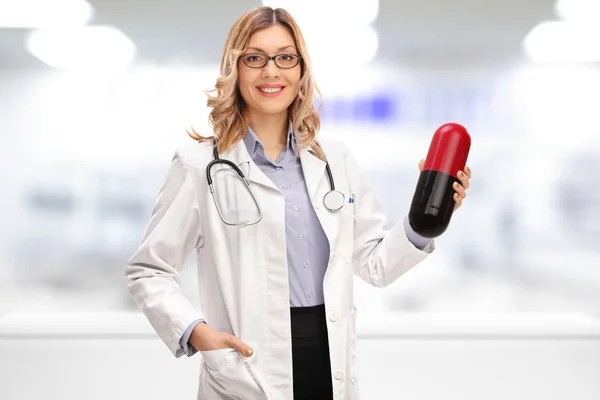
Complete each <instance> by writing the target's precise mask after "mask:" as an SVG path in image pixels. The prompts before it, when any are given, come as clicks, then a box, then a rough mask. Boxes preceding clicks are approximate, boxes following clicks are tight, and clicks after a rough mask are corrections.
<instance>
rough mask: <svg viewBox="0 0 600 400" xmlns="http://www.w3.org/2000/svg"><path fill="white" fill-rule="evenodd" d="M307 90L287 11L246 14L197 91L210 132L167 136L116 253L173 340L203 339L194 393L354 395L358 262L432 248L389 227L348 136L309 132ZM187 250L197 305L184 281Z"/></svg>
mask: <svg viewBox="0 0 600 400" xmlns="http://www.w3.org/2000/svg"><path fill="white" fill-rule="evenodd" d="M340 62H343V58H340ZM340 68H343V65H340ZM316 90H317V89H316V86H315V81H314V78H313V75H312V71H311V65H310V61H309V57H308V52H307V49H306V46H305V43H304V39H303V36H302V34H301V32H300V30H299V28H298V26H297V24H296V22H295V21H294V20H293V19H292V17H291V16H290V15H289V14H288V13H287V12H286V11H284V10H282V9H275V10H274V9H272V8H269V7H262V8H258V9H255V10H253V11H250V12H248V13H246V14H244V15H242V16H241V17H240V18H239V19H238V20H237V21H236V22H235V23H234V25H233V27H232V28H231V31H230V32H229V35H228V37H227V40H226V42H225V47H224V49H223V54H222V58H221V69H220V77H219V78H218V79H217V82H216V96H214V97H211V98H210V99H209V101H208V105H209V107H211V108H212V112H211V114H210V122H211V126H212V128H213V131H214V132H213V133H214V137H201V136H199V135H198V134H197V133H195V132H191V133H190V136H192V137H194V138H195V139H196V140H197V142H198V143H194V144H192V145H189V146H187V147H184V148H181V149H179V150H177V151H176V152H175V154H174V157H173V159H172V163H171V166H170V169H169V171H168V173H167V176H166V180H165V181H164V184H163V186H162V188H161V190H160V193H159V195H158V200H157V204H156V206H155V208H154V210H153V213H152V217H151V220H150V223H149V226H148V228H147V231H146V233H145V235H144V238H143V242H142V244H141V245H140V247H139V249H138V250H137V251H136V252H135V254H134V255H133V256H132V258H131V259H130V260H129V262H128V264H127V268H126V279H127V286H128V289H129V292H130V293H131V296H132V297H133V299H134V300H135V301H136V303H137V304H138V306H139V307H140V309H141V311H142V312H143V313H144V314H145V316H146V317H147V318H148V320H149V322H150V323H151V325H152V326H153V328H154V329H155V330H156V332H157V334H158V335H159V336H160V338H161V339H162V340H163V341H164V343H165V344H166V345H167V346H168V348H169V349H170V350H171V352H172V353H173V354H174V355H175V356H176V357H181V356H182V355H187V356H191V355H193V354H194V353H195V352H197V351H198V352H200V353H201V356H202V363H201V370H200V378H199V390H198V399H206V400H213V399H244V400H255V399H256V400H258V399H268V400H276V399H277V400H292V399H295V400H299V399H311V400H315V399H322V400H327V399H336V400H342V399H348V400H349V399H354V400H355V399H358V395H359V390H358V386H357V376H356V366H355V353H356V350H355V348H356V334H355V321H356V314H357V311H356V308H355V307H354V304H353V285H352V282H353V276H354V275H357V276H359V277H360V278H362V279H364V280H365V281H366V282H368V283H370V284H371V285H373V286H377V287H385V286H387V285H389V284H391V283H392V282H394V281H395V280H396V279H397V278H398V277H399V276H401V275H402V274H403V273H405V272H406V271H408V270H409V269H411V268H412V267H414V266H415V265H417V264H418V263H419V262H420V261H421V260H423V259H424V258H425V257H427V255H428V254H430V253H431V252H432V251H433V249H434V242H433V240H430V239H426V238H423V237H419V236H418V235H417V234H415V233H414V232H413V231H412V230H411V228H410V226H409V225H408V224H407V220H406V218H405V219H404V221H401V222H399V223H398V224H396V225H395V226H393V227H392V228H391V229H387V228H386V226H387V221H386V216H385V215H384V212H383V210H382V207H381V205H380V204H379V202H378V200H377V199H376V198H375V195H374V193H373V191H372V189H371V188H370V186H369V183H368V182H367V180H366V179H365V176H364V175H363V173H362V171H361V170H360V168H359V166H358V164H357V162H356V161H355V159H354V158H353V157H352V155H351V154H350V152H349V151H348V149H347V148H346V147H345V146H344V145H343V144H342V143H340V142H337V141H330V140H324V139H323V140H318V141H317V133H318V131H319V126H320V124H319V114H318V112H317V111H316V110H315V108H314V105H313V99H314V96H315V93H316ZM215 141H216V146H215V145H214V143H215ZM213 160H217V161H213ZM422 165H423V160H421V163H420V164H419V168H420V169H422ZM238 170H239V171H238ZM465 170H466V171H465V172H464V173H463V174H462V176H461V178H460V179H461V182H462V185H458V184H457V185H456V187H455V191H456V193H455V200H456V208H458V207H460V206H461V203H462V200H463V198H464V197H465V196H466V193H465V189H467V188H468V187H469V178H470V170H469V169H468V167H467V168H465ZM244 179H245V180H246V181H244ZM192 251H195V252H196V254H197V260H198V283H199V289H200V300H201V305H202V313H200V311H199V310H197V309H196V308H195V307H194V306H193V305H192V304H191V303H190V301H188V299H187V298H186V297H185V296H184V295H183V293H182V291H181V289H180V286H179V271H180V270H181V268H182V267H183V265H184V264H185V263H186V260H187V259H188V257H189V255H190V253H191V252H192Z"/></svg>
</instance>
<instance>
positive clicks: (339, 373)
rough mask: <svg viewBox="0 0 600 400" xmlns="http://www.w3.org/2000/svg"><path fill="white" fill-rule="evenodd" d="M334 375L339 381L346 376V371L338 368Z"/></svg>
mask: <svg viewBox="0 0 600 400" xmlns="http://www.w3.org/2000/svg"><path fill="white" fill-rule="evenodd" d="M333 377H334V378H335V379H337V380H338V381H339V380H341V379H342V378H343V377H344V373H343V372H342V371H340V370H339V369H338V370H337V371H335V374H333Z"/></svg>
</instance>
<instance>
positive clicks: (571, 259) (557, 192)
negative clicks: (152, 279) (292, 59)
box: [0, 0, 600, 319]
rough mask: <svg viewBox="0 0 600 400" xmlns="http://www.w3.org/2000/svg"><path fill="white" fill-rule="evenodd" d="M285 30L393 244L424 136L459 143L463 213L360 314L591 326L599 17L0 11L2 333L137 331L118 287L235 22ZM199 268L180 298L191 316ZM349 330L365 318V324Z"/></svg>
mask: <svg viewBox="0 0 600 400" xmlns="http://www.w3.org/2000/svg"><path fill="white" fill-rule="evenodd" d="M262 4H266V5H272V6H281V7H284V8H287V9H288V10H289V11H290V12H292V14H293V15H294V16H295V17H296V19H297V20H298V22H299V23H300V26H301V28H302V29H303V31H304V34H305V36H306V39H307V42H308V46H309V51H310V53H311V57H312V58H313V63H314V67H315V73H316V78H317V83H318V84H319V86H320V88H321V91H322V94H323V100H324V106H323V115H322V132H321V135H322V136H323V137H330V138H335V139H339V140H342V141H344V142H345V143H346V144H347V145H348V146H349V147H350V149H351V150H352V151H353V153H354V155H355V156H356V158H357V159H358V161H359V162H360V164H361V166H362V167H363V168H364V169H365V171H366V173H367V175H368V176H369V178H370V179H371V182H372V183H373V186H374V188H375V190H376V192H377V194H378V196H379V199H380V200H381V202H382V203H383V205H384V208H385V210H386V211H387V213H388V217H389V221H390V224H392V223H395V222H397V221H399V220H400V219H401V218H403V217H404V215H405V214H406V213H407V212H408V208H409V205H410V200H411V198H412V195H413V191H414V188H415V185H416V181H417V178H418V170H417V163H418V161H419V160H420V159H421V158H424V157H425V156H426V153H427V148H428V146H429V142H430V140H431V137H432V135H433V132H434V131H435V129H436V128H437V127H438V126H439V125H441V124H443V123H445V122H448V121H454V122H458V123H461V124H463V125H465V126H466V127H467V128H468V130H469V132H470V133H471V136H472V143H473V144H472V148H471V153H470V156H469V161H468V165H470V166H471V167H472V169H473V178H472V187H471V189H469V191H468V197H467V199H466V201H465V203H464V206H463V208H461V209H460V210H459V211H458V212H457V213H456V214H455V215H454V216H453V219H452V222H451V225H450V228H449V229H448V230H447V231H446V233H444V235H443V236H442V237H441V238H439V239H438V246H437V250H436V252H435V254H433V255H432V256H431V257H430V258H428V259H427V260H426V261H425V262H423V263H422V264H421V265H420V266H419V267H417V268H415V269H413V270H412V271H410V272H409V273H407V274H406V275H405V276H404V277H402V278H401V279H400V280H398V281H397V282H396V283H395V284H393V285H392V286H391V287H389V288H387V289H385V290H384V291H381V290H377V289H373V288H370V287H367V286H366V285H365V284H363V283H362V282H361V281H358V280H357V282H356V284H357V303H358V304H359V307H360V308H361V309H362V310H367V311H366V312H372V313H385V314H389V313H398V315H405V314H406V313H412V314H416V315H433V314H435V315H453V314H457V313H459V314H465V313H466V314H469V313H472V314H473V315H481V314H485V315H493V314H494V313H499V314H503V315H506V314H519V313H534V314H536V313H544V314H548V313H550V314H552V313H575V314H582V315H586V316H587V317H589V318H592V319H597V318H600V178H599V176H600V46H598V43H599V41H600V28H599V27H600V2H598V1H594V0H560V1H558V2H556V1H554V0H530V1H527V2H522V1H516V0H505V1H498V0H482V1H472V0H456V1H452V2H448V1H442V0H422V1H419V2H412V1H406V0H393V1H392V0H379V1H378V0H352V1H341V0H320V1H315V0H307V1H302V2H299V1H292V0H280V1H276V0H273V1H267V0H265V1H264V2H263V3H261V2H260V1H248V0H231V1H226V2H225V1H223V2H220V1H214V0H213V1H208V0H206V1H204V0H170V1H166V0H151V1H148V0H146V1H139V0H126V1H123V0H120V1H118V0H90V1H88V2H86V1H84V0H53V1H49V0H45V1H42V0H2V1H0V179H1V181H0V182H1V183H2V185H1V186H2V195H1V196H0V209H1V210H2V213H0V316H2V315H5V316H10V315H14V314H19V315H40V314H44V313H47V314H52V315H57V314H70V313H76V312H83V313H92V314H93V313H128V312H129V313H137V312H138V310H137V308H136V306H135V305H134V303H133V301H132V300H131V299H130V298H129V297H128V294H127V292H126V289H125V283H124V266H125V262H126V261H127V259H128V258H129V257H130V256H131V255H132V254H133V252H134V251H135V249H136V246H137V245H138V244H139V243H140V240H141V236H142V234H143V231H144V229H145V227H146V224H147V223H148V221H149V217H150V213H151V210H152V207H153V206H154V203H155V201H156V195H157V193H158V189H159V185H160V184H161V182H162V180H163V179H164V175H165V173H166V170H167V167H168V165H169V161H170V158H171V156H172V154H173V151H174V150H175V149H176V148H177V147H179V146H181V145H185V144H188V143H191V139H189V138H188V137H187V135H186V133H185V128H186V127H188V126H189V125H190V124H192V125H193V126H194V127H195V128H196V129H197V130H200V131H202V132H207V130H209V126H208V124H207V116H208V109H207V108H206V97H205V95H204V93H203V92H202V90H203V89H207V88H211V87H212V85H213V84H214V81H215V78H216V76H217V74H218V68H219V65H218V63H219V59H220V55H221V49H222V46H223V43H224V40H225V36H226V35H227V32H228V30H229V28H230V26H231V25H232V23H233V22H234V21H235V19H236V18H237V17H238V16H239V15H241V14H242V13H243V12H245V11H248V10H249V9H251V8H253V7H257V6H260V5H262ZM194 266H195V260H194V259H193V256H192V258H191V259H190V260H189V263H188V268H186V269H185V271H184V272H183V286H184V287H183V289H184V290H185V291H186V293H187V294H188V295H189V297H190V299H191V300H192V301H193V302H195V303H196V304H198V306H199V303H198V294H197V289H196V272H195V270H194ZM363 312H364V311H363Z"/></svg>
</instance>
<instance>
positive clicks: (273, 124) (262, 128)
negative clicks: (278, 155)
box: [248, 112, 289, 149]
mask: <svg viewBox="0 0 600 400" xmlns="http://www.w3.org/2000/svg"><path fill="white" fill-rule="evenodd" d="M248 122H249V125H250V127H251V128H252V130H253V131H254V133H256V136H258V138H259V139H260V142H261V143H262V145H263V147H264V148H265V149H281V148H283V147H285V145H286V144H287V136H288V127H289V119H288V115H287V112H285V113H281V114H262V115H257V114H256V113H249V114H248Z"/></svg>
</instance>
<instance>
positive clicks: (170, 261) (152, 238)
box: [126, 152, 202, 358]
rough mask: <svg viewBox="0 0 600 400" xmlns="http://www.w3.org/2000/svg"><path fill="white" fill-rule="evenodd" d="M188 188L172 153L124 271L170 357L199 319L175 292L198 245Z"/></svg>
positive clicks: (192, 192)
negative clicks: (140, 238) (166, 347)
mask: <svg viewBox="0 0 600 400" xmlns="http://www.w3.org/2000/svg"><path fill="white" fill-rule="evenodd" d="M200 229H201V224H200V212H199V207H198V200H197V196H196V193H195V190H194V183H193V181H192V179H191V175H190V172H189V170H188V168H187V166H186V164H185V161H184V160H183V158H182V156H181V155H180V154H179V153H178V152H176V153H175V155H174V156H173V159H172V161H171V166H170V168H169V170H168V172H167V176H166V179H165V181H164V183H163V185H162V187H161V189H160V191H159V194H158V199H157V202H156V205H155V207H154V210H153V212H152V216H151V218H150V223H149V225H148V227H147V229H146V232H145V234H144V236H143V240H142V243H141V245H140V246H139V248H138V250H137V251H136V252H135V254H134V255H133V256H132V257H131V258H130V260H129V261H128V263H127V266H126V282H127V288H128V290H129V293H130V294H131V296H132V298H133V299H134V300H135V302H136V303H137V305H138V306H139V308H140V309H141V311H142V312H143V313H144V315H145V316H146V318H147V319H148V321H149V322H150V324H151V325H152V327H153V328H154V330H155V331H156V333H157V334H158V335H159V337H160V338H161V339H162V341H163V342H164V343H165V344H166V345H167V346H168V348H169V349H170V350H171V352H172V353H173V354H174V355H175V357H177V358H179V357H181V356H183V355H184V350H183V349H182V347H181V346H180V343H179V341H180V339H181V337H182V336H183V334H184V332H185V331H186V329H187V328H188V327H189V326H190V325H191V324H192V323H193V322H194V321H196V320H198V319H200V318H202V315H201V313H200V312H199V310H197V309H196V308H195V307H194V306H193V305H192V304H191V302H190V301H189V300H188V299H187V298H186V296H185V295H184V294H183V292H182V291H181V288H180V286H179V283H180V275H179V272H180V271H181V269H182V268H183V266H184V265H185V263H186V262H187V259H188V258H189V255H190V253H191V252H192V251H193V250H194V249H195V248H196V247H198V245H199V243H200V242H201V240H202V232H201V231H200Z"/></svg>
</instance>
